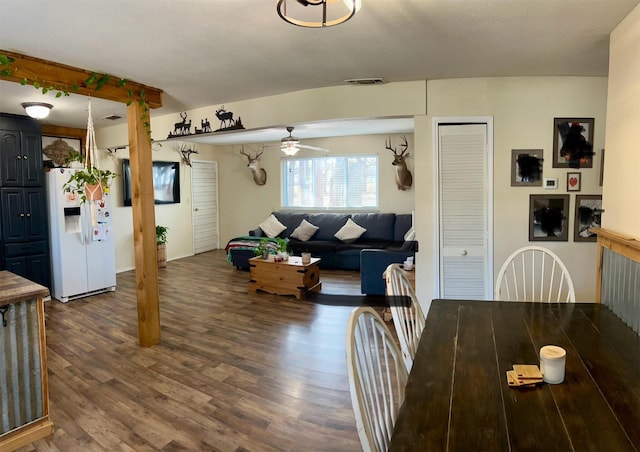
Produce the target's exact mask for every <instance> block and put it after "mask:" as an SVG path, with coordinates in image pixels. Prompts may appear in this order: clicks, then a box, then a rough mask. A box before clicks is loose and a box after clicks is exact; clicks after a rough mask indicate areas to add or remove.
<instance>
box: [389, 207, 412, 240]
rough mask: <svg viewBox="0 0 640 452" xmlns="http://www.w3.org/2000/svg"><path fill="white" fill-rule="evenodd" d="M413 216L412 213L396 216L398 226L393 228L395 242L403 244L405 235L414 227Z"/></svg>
mask: <svg viewBox="0 0 640 452" xmlns="http://www.w3.org/2000/svg"><path fill="white" fill-rule="evenodd" d="M411 223H412V215H411V214H410V213H403V214H398V215H396V224H395V226H394V228H393V230H394V232H393V241H394V242H403V241H404V240H405V239H404V235H405V234H406V233H407V231H408V230H409V229H410V228H411V226H412V224H411Z"/></svg>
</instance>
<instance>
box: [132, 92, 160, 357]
mask: <svg viewBox="0 0 640 452" xmlns="http://www.w3.org/2000/svg"><path fill="white" fill-rule="evenodd" d="M127 119H128V123H129V154H130V156H129V157H130V160H131V205H132V208H133V241H134V248H135V261H136V287H137V298H138V335H139V338H140V345H141V346H143V347H150V346H152V345H155V344H157V343H159V342H160V295H159V290H158V263H157V257H156V253H157V248H156V234H155V227H156V220H155V210H154V196H153V163H152V158H151V142H150V141H149V136H148V134H147V129H146V128H145V126H144V123H145V122H146V121H149V112H148V111H144V106H142V105H140V104H139V103H138V102H133V103H132V104H131V105H129V107H127Z"/></svg>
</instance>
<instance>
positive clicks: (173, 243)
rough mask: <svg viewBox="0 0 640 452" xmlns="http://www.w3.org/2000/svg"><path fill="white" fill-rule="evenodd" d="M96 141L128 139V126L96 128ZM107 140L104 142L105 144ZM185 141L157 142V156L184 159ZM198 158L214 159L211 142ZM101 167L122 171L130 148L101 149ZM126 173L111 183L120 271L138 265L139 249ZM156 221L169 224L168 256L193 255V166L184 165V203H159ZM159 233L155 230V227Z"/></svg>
mask: <svg viewBox="0 0 640 452" xmlns="http://www.w3.org/2000/svg"><path fill="white" fill-rule="evenodd" d="M96 141H97V142H98V147H99V149H106V148H107V147H109V146H114V145H116V144H118V145H120V144H122V143H126V142H127V141H128V138H127V131H126V127H118V126H115V127H109V128H103V129H100V130H96ZM102 143H104V144H102ZM180 144H181V143H179V142H171V143H165V144H164V145H163V146H162V147H157V146H154V148H157V149H158V150H157V151H153V160H162V161H180V160H181V158H180V155H179V154H178V152H177V150H176V147H179V146H180ZM197 149H198V152H199V154H198V156H197V157H198V158H199V159H202V160H211V159H212V158H211V157H212V155H213V152H212V150H211V146H206V145H198V146H197ZM100 156H101V161H100V166H101V168H108V169H110V170H111V171H114V172H116V173H117V174H119V175H122V159H127V158H129V152H128V149H127V150H118V151H117V152H116V153H115V155H113V156H109V155H108V154H107V153H106V152H101V153H100ZM122 191H123V182H122V177H117V178H116V179H115V181H114V183H113V185H112V187H111V194H112V199H113V200H114V207H113V209H112V215H113V217H112V218H113V224H114V227H113V231H114V236H115V242H116V243H115V245H116V271H117V272H121V271H126V270H131V269H133V268H135V251H134V247H133V217H132V209H131V207H125V206H124V205H123V197H122ZM155 217H156V224H158V225H162V226H166V227H168V228H169V231H168V233H167V259H168V260H173V259H178V258H181V257H186V256H191V255H193V253H194V251H193V223H192V216H191V167H189V166H187V165H185V164H181V165H180V203H179V204H165V205H156V206H155ZM150 233H151V234H153V235H154V236H155V231H151V232H150Z"/></svg>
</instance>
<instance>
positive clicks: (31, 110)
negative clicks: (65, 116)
mask: <svg viewBox="0 0 640 452" xmlns="http://www.w3.org/2000/svg"><path fill="white" fill-rule="evenodd" d="M22 108H24V110H25V111H26V112H27V114H28V115H29V116H31V117H32V118H34V119H43V118H46V117H47V116H49V112H50V111H51V109H52V108H53V105H51V104H45V103H42V102H23V103H22Z"/></svg>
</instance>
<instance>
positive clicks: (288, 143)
mask: <svg viewBox="0 0 640 452" xmlns="http://www.w3.org/2000/svg"><path fill="white" fill-rule="evenodd" d="M293 129H294V128H293V127H292V126H287V132H289V136H288V137H284V138H283V139H282V140H280V150H281V151H282V152H284V153H285V154H287V155H288V156H292V155H295V154H296V153H297V152H298V151H299V150H300V149H311V150H313V151H321V152H329V149H326V148H319V147H317V146H310V145H308V144H300V138H298V137H294V136H293V135H291V134H292V132H293Z"/></svg>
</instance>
